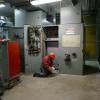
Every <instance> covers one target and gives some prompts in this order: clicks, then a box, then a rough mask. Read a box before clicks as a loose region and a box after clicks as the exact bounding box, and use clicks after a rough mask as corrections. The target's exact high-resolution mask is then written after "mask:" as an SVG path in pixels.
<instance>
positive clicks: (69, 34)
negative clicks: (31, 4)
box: [59, 24, 84, 74]
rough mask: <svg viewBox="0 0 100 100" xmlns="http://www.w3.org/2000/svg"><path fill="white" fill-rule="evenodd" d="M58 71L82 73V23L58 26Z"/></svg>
mask: <svg viewBox="0 0 100 100" xmlns="http://www.w3.org/2000/svg"><path fill="white" fill-rule="evenodd" d="M59 55H60V58H59V59H60V60H59V64H60V73H63V74H83V63H84V62H83V25H82V24H66V25H60V26H59Z"/></svg>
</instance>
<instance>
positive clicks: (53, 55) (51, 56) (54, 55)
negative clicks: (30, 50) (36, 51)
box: [48, 52, 56, 59]
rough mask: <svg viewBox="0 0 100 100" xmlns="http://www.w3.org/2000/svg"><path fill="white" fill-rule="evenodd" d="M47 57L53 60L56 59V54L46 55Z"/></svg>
mask: <svg viewBox="0 0 100 100" xmlns="http://www.w3.org/2000/svg"><path fill="white" fill-rule="evenodd" d="M48 56H49V58H53V59H54V58H55V57H56V54H55V53H54V52H50V53H49V54H48Z"/></svg>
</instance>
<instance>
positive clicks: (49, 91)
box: [3, 73, 100, 100]
mask: <svg viewBox="0 0 100 100" xmlns="http://www.w3.org/2000/svg"><path fill="white" fill-rule="evenodd" d="M21 80H22V82H21V83H20V84H18V85H17V86H15V87H14V88H12V89H10V90H9V91H6V92H5V95H4V96H3V100H100V74H99V73H98V74H92V75H85V76H80V75H79V76H77V75H62V74H60V75H57V76H54V77H49V78H33V77H32V75H23V76H22V77H21Z"/></svg>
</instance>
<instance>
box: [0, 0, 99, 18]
mask: <svg viewBox="0 0 100 100" xmlns="http://www.w3.org/2000/svg"><path fill="white" fill-rule="evenodd" d="M72 1H73V2H75V1H78V2H80V3H81V5H82V12H83V14H96V13H97V12H98V9H99V7H100V0H63V1H62V4H63V5H70V4H72ZM1 2H4V3H6V4H7V6H6V7H5V8H4V9H3V8H2V9H1V8H0V14H3V15H4V14H6V15H7V16H10V15H11V14H13V13H14V8H21V9H24V10H26V11H37V10H42V11H44V12H46V13H49V11H50V10H53V11H55V12H57V13H59V12H60V3H53V4H47V5H41V6H38V7H36V6H33V5H31V4H30V0H0V3H1Z"/></svg>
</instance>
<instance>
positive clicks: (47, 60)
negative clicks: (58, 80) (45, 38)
mask: <svg viewBox="0 0 100 100" xmlns="http://www.w3.org/2000/svg"><path fill="white" fill-rule="evenodd" d="M55 57H56V54H55V53H53V52H51V53H49V54H48V55H47V56H44V57H43V58H42V67H41V68H40V71H41V72H38V73H37V72H36V73H34V75H33V76H34V77H35V76H40V77H42V76H48V75H50V74H52V73H53V72H54V70H56V68H55V67H54V59H55Z"/></svg>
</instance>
